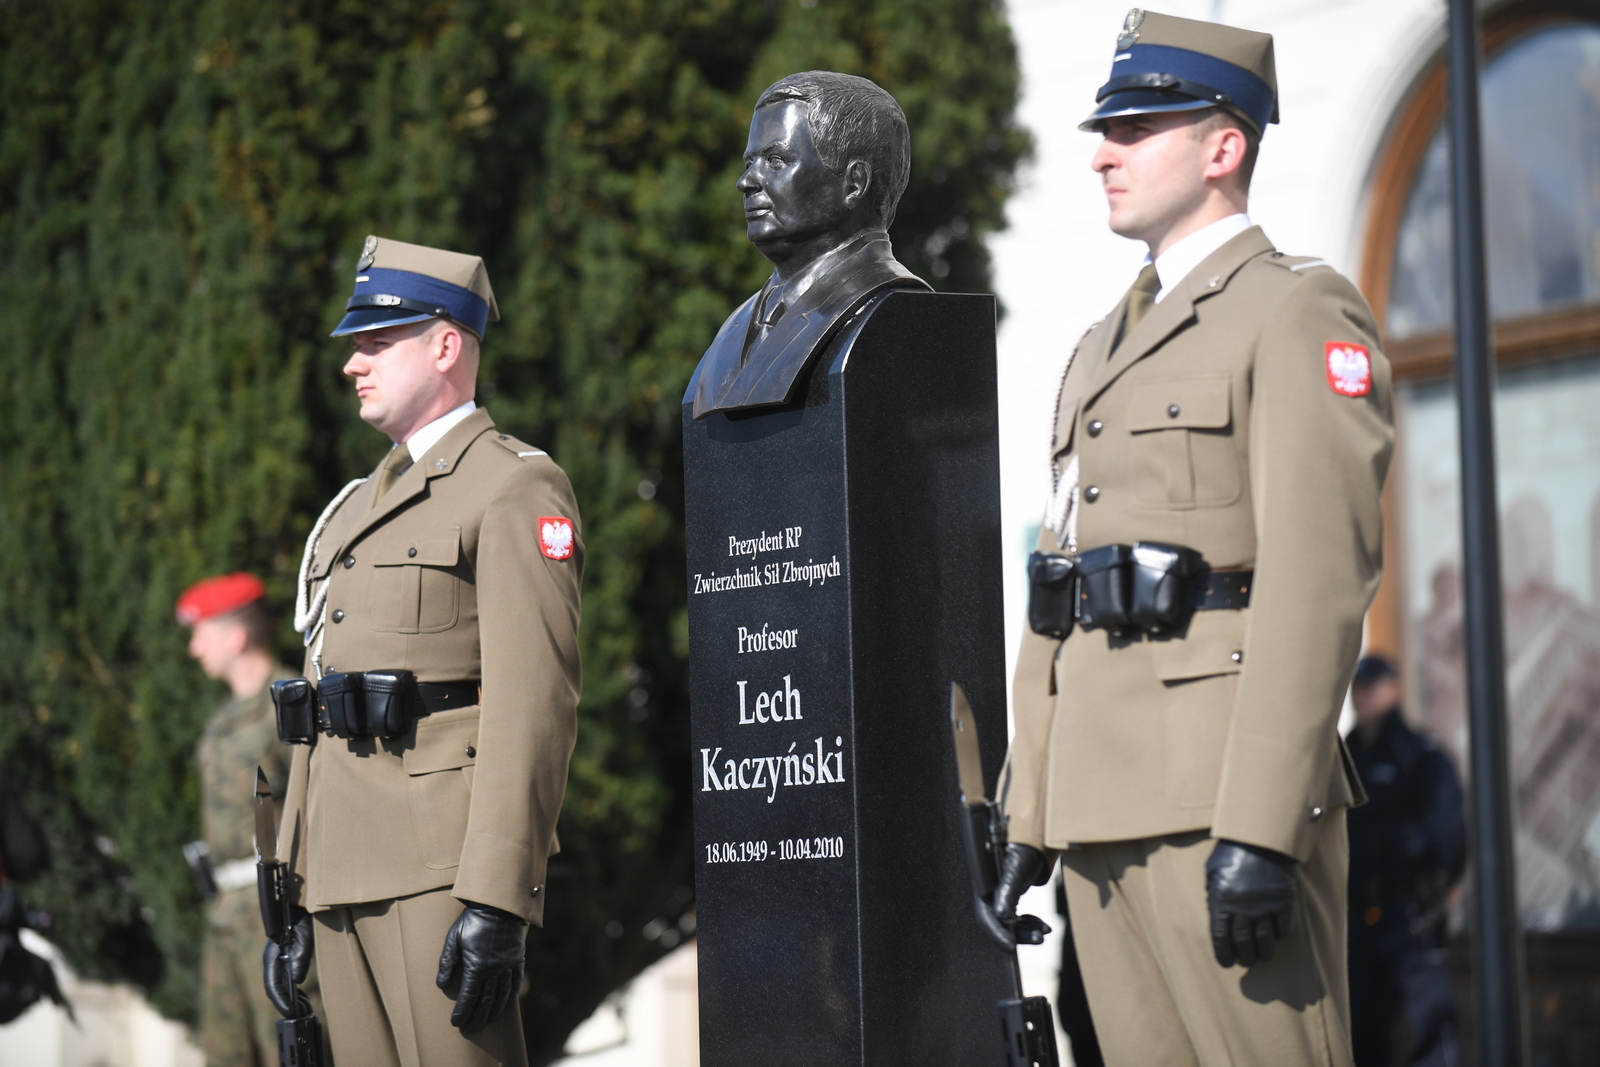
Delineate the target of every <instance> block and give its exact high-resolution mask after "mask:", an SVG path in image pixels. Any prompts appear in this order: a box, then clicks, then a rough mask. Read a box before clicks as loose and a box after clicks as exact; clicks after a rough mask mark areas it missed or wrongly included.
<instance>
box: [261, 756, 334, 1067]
mask: <svg viewBox="0 0 1600 1067" xmlns="http://www.w3.org/2000/svg"><path fill="white" fill-rule="evenodd" d="M256 896H257V898H258V901H259V903H260V905H261V926H262V929H264V930H265V931H266V933H267V936H268V937H269V938H271V939H272V940H274V941H276V942H277V943H278V945H279V946H280V947H281V948H282V949H283V950H284V951H288V949H289V946H290V945H291V944H292V943H293V941H294V907H293V903H294V896H293V893H292V892H291V888H290V885H289V865H288V864H287V863H284V862H282V861H281V860H279V859H278V829H277V825H276V823H275V822H274V821H273V817H272V790H271V788H270V787H269V786H268V784H267V776H266V773H265V772H264V771H262V769H261V768H260V767H257V768H256ZM294 1002H295V1013H294V1014H293V1015H292V1016H290V1017H289V1018H286V1019H279V1020H278V1067H322V1021H321V1020H319V1019H318V1018H317V1017H316V1015H315V1014H314V1013H313V1012H312V1010H311V998H310V997H308V996H306V995H305V993H303V992H302V991H300V990H298V989H296V990H295V991H294Z"/></svg>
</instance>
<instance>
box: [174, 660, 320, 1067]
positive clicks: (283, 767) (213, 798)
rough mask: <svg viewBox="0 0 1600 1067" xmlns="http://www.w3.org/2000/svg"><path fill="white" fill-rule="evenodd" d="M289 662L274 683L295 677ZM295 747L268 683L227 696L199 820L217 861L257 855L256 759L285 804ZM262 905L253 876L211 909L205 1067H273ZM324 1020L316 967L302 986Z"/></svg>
mask: <svg viewBox="0 0 1600 1067" xmlns="http://www.w3.org/2000/svg"><path fill="white" fill-rule="evenodd" d="M293 677H295V674H294V672H293V671H290V670H289V669H288V668H285V667H277V668H275V669H274V670H273V672H272V676H271V678H270V679H269V682H273V681H277V680H278V679H280V678H293ZM290 755H291V750H290V749H289V747H288V746H287V745H283V744H280V743H279V741H278V729H277V723H276V721H275V719H274V715H273V710H272V699H271V697H269V696H268V695H267V689H266V687H265V686H263V687H262V689H261V691H260V692H259V693H257V694H255V695H254V696H252V697H248V698H246V699H244V700H240V699H238V698H232V697H230V698H229V699H228V700H225V701H224V702H223V703H222V704H221V706H219V707H218V708H217V711H216V714H214V715H212V717H211V721H210V722H209V723H207V724H206V729H205V733H203V734H202V735H201V737H200V744H199V748H198V752H197V760H198V763H199V767H200V806H201V807H200V812H201V827H202V830H203V833H204V837H205V842H206V845H207V846H208V847H209V848H210V850H211V851H210V859H211V864H212V866H213V867H214V868H218V869H220V868H221V867H222V866H223V865H224V864H227V863H230V862H232V861H234V860H250V861H252V862H253V861H254V859H255V809H254V804H255V800H254V796H255V787H256V767H257V766H258V765H259V766H260V767H262V768H263V769H264V770H265V771H266V772H267V779H268V781H269V782H270V783H271V784H272V791H273V796H274V798H275V799H276V801H277V802H278V807H279V810H280V812H281V810H282V801H283V792H284V787H285V785H287V783H288V781H289V757H290ZM262 938H263V935H262V930H261V910H260V905H259V904H258V903H257V900H256V887H255V882H253V881H252V882H250V883H249V884H247V885H245V886H242V887H239V888H235V889H224V890H222V893H221V896H219V897H218V898H217V902H216V903H215V904H213V905H212V906H211V907H210V908H209V909H207V916H206V942H205V951H204V962H203V968H202V972H201V994H200V997H201V1001H200V1028H201V1036H202V1046H203V1047H204V1049H205V1055H206V1064H207V1067H257V1065H259V1067H276V1065H277V1063H278V1046H277V1040H278V1039H277V1030H276V1024H277V1021H278V1012H277V1009H276V1008H274V1007H273V1006H272V1002H271V1001H269V1000H268V999H267V994H266V992H265V990H263V989H262V986H261V945H262ZM302 988H304V989H305V990H306V992H307V993H309V994H310V995H311V1003H312V1006H313V1007H314V1008H315V1009H316V1012H317V1014H318V1015H319V1016H321V1017H322V1018H323V1019H326V1018H327V1016H326V1015H324V1014H323V1011H322V998H321V997H320V996H319V994H318V991H317V977H316V970H315V968H314V967H313V969H312V972H311V975H310V977H308V978H307V979H306V983H305V985H304V986H303V987H302Z"/></svg>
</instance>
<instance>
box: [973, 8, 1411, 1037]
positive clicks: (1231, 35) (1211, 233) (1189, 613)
mask: <svg viewBox="0 0 1600 1067" xmlns="http://www.w3.org/2000/svg"><path fill="white" fill-rule="evenodd" d="M1275 85H1276V81H1275V74H1274V65H1273V49H1272V38H1271V37H1270V36H1269V35H1267V34H1263V33H1253V32H1249V31H1246V30H1240V29H1234V28H1232V27H1227V26H1220V25H1215V24H1212V23H1205V22H1195V21H1191V20H1188V19H1179V18H1172V17H1169V16H1165V15H1160V14H1156V13H1154V12H1144V11H1140V10H1138V9H1135V10H1133V11H1131V12H1129V14H1128V18H1127V21H1126V22H1125V23H1124V27H1123V33H1122V35H1121V37H1120V38H1119V40H1118V41H1117V47H1116V52H1115V56H1114V59H1113V63H1112V70H1111V80H1110V81H1109V82H1107V83H1106V84H1105V85H1104V86H1103V87H1102V88H1101V89H1100V92H1099V94H1098V97H1097V100H1098V106H1097V107H1096V108H1095V110H1094V112H1093V113H1092V114H1091V115H1090V116H1089V117H1088V119H1087V120H1086V121H1085V122H1084V123H1083V126H1082V128H1083V129H1085V130H1090V131H1094V132H1096V133H1099V134H1101V135H1102V138H1103V139H1102V141H1101V143H1100V146H1099V148H1098V150H1097V151H1096V152H1095V154H1094V158H1093V161H1092V166H1093V167H1094V169H1095V170H1096V171H1097V172H1098V173H1099V174H1100V176H1101V181H1102V185H1103V188H1104V191H1105V195H1106V199H1107V202H1108V204H1109V207H1110V223H1111V229H1112V230H1113V231H1114V232H1116V233H1118V234H1120V235H1122V236H1124V237H1127V238H1130V239H1132V240H1137V241H1141V242H1143V243H1144V244H1145V245H1146V246H1147V248H1148V252H1149V255H1148V259H1147V262H1146V264H1145V266H1144V269H1143V270H1141V271H1140V273H1139V276H1138V279H1137V280H1136V281H1135V282H1134V284H1133V287H1132V288H1131V289H1130V290H1129V292H1128V293H1127V295H1126V296H1124V297H1123V298H1122V300H1121V301H1120V302H1119V303H1118V304H1117V306H1116V307H1115V308H1114V309H1113V310H1112V311H1111V313H1110V314H1109V315H1107V316H1106V318H1105V319H1104V320H1102V321H1101V322H1100V323H1098V324H1097V325H1095V326H1094V327H1093V328H1091V329H1090V330H1089V332H1088V333H1087V335H1085V337H1084V338H1083V340H1082V341H1081V342H1080V343H1079V346H1078V348H1077V351H1076V354H1075V356H1074V358H1073V359H1072V361H1071V363H1070V364H1069V367H1068V369H1067V371H1066V373H1065V375H1064V377H1063V380H1062V383H1061V387H1060V393H1059V400H1058V410H1057V416H1056V422H1055V437H1054V444H1053V446H1052V449H1051V462H1052V473H1053V476H1054V486H1055V487H1054V492H1053V495H1052V498H1051V500H1050V503H1049V506H1048V508H1047V513H1046V521H1045V527H1044V529H1043V531H1042V533H1041V537H1040V542H1039V552H1038V553H1036V554H1035V556H1034V557H1032V558H1031V559H1030V561H1029V570H1030V586H1031V588H1030V604H1029V631H1028V632H1027V633H1026V635H1025V638H1024V647H1023V649H1022V651H1021V655H1020V657H1019V661H1018V664H1017V670H1016V677H1015V715H1016V734H1015V737H1014V739H1013V742H1012V750H1011V757H1010V758H1011V767H1012V782H1011V785H1010V789H1009V793H1008V796H1007V814H1008V816H1009V819H1010V840H1011V841H1012V842H1013V843H1012V844H1011V845H1010V846H1009V847H1008V850H1007V854H1006V870H1005V872H1004V876H1003V878H1002V884H1001V887H1000V890H999V891H998V892H997V894H996V910H997V912H998V913H999V915H1000V917H1001V918H1003V919H1004V918H1009V917H1010V916H1011V915H1012V913H1013V911H1014V908H1015V901H1016V899H1017V898H1018V897H1019V896H1020V895H1021V893H1022V891H1023V890H1025V889H1026V888H1027V886H1028V885H1029V884H1033V883H1037V882H1039V881H1041V880H1042V879H1043V878H1044V877H1046V876H1047V874H1048V871H1049V869H1050V866H1051V863H1052V857H1051V853H1053V852H1054V851H1056V850H1063V851H1061V853H1060V855H1061V858H1062V866H1063V870H1064V878H1065V882H1066V889H1067V899H1068V905H1069V909H1070V912H1071V919H1072V928H1073V933H1074V935H1075V937H1076V941H1077V948H1078V957H1079V961H1080V964H1081V967H1082V970H1083V978H1084V984H1085V986H1086V989H1087V992H1088V999H1089V1004H1090V1007H1091V1008H1092V1010H1093V1012H1094V1021H1095V1025H1096V1029H1097V1030H1098V1032H1099V1036H1100V1041H1101V1049H1102V1052H1103V1053H1104V1056H1105V1061H1106V1063H1108V1064H1113V1065H1125V1067H1135V1065H1137V1067H1146V1065H1149V1064H1162V1065H1164V1067H1177V1065H1183V1064H1205V1065H1207V1067H1210V1065H1216V1067H1221V1065H1224V1064H1231V1065H1256V1064H1259V1065H1270V1067H1280V1065H1284V1064H1311V1063H1316V1064H1326V1063H1330V1062H1331V1063H1333V1064H1349V1063H1350V1060H1351V1053H1350V1029H1349V1018H1350V1014H1349V1000H1348V991H1347V990H1348V986H1347V983H1346V975H1345V964H1344V960H1345V956H1344V946H1345V929H1344V926H1345V889H1346V863H1347V852H1346V845H1345V809H1346V808H1347V807H1349V806H1350V805H1351V804H1352V803H1354V802H1356V801H1357V800H1358V799H1359V798H1360V795H1361V794H1360V784H1359V781H1358V780H1357V779H1356V778H1355V776H1354V774H1353V772H1352V770H1351V768H1350V765H1349V759H1348V756H1347V754H1345V753H1344V751H1343V748H1342V745H1341V742H1340V739H1339V736H1338V733H1337V729H1336V723H1337V720H1338V716H1339V711H1340V708H1341V705H1342V704H1343V699H1344V693H1345V689H1346V687H1347V686H1348V684H1349V680H1350V676H1351V671H1352V669H1353V668H1354V666H1355V661H1356V656H1357V653H1358V652H1359V650H1360V645H1361V628H1362V618H1363V616H1364V614H1365V612H1366V608H1367V605H1368V603H1369V601H1370V600H1371V598H1372V595H1373V592H1374V591H1375V590H1376V588H1377V584H1378V578H1379V570H1380V552H1381V545H1382V540H1381V525H1382V517H1381V511H1380V506H1379V499H1380V495H1381V492H1382V488H1383V481H1384V477H1385V474H1386V472H1387V470H1388V465H1389V458H1390V453H1391V449H1392V439H1393V433H1392V421H1391V396H1390V381H1389V369H1388V364H1387V362H1386V361H1385V359H1384V357H1383V355H1382V354H1381V353H1380V351H1379V349H1378V331H1377V327H1376V325H1375V324H1374V322H1373V319H1372V315H1371V312H1370V311H1369V310H1368V308H1367V305H1366V303H1365V301H1363V300H1362V298H1361V295H1360V294H1359V293H1358V292H1357V291H1356V289H1355V287H1354V286H1353V285H1351V284H1350V282H1348V281H1347V280H1346V279H1344V278H1343V277H1341V276H1340V275H1339V274H1337V273H1336V272H1334V271H1333V270H1332V269H1330V268H1329V267H1328V266H1327V264H1326V263H1324V262H1323V261H1321V260H1318V259H1308V258H1300V257H1293V256H1285V255H1283V254H1281V253H1279V252H1278V251H1277V250H1276V249H1275V248H1274V247H1273V245H1272V243H1271V242H1270V241H1269V240H1267V237H1266V235H1265V234H1264V233H1262V231H1261V229H1260V228H1259V227H1257V226H1255V225H1254V224H1253V223H1252V222H1251V220H1250V218H1249V216H1248V215H1247V214H1246V212H1247V209H1248V196H1249V184H1250V175H1251V170H1252V168H1253V167H1254V164H1255V160H1256V154H1257V150H1258V147H1259V145H1260V140H1261V135H1262V132H1263V131H1264V130H1265V128H1266V127H1267V125H1268V124H1269V123H1271V122H1273V121H1275V120H1276V119H1277V112H1278V105H1277V98H1276V88H1275Z"/></svg>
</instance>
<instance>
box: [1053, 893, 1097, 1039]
mask: <svg viewBox="0 0 1600 1067" xmlns="http://www.w3.org/2000/svg"><path fill="white" fill-rule="evenodd" d="M1060 910H1061V980H1060V983H1059V985H1058V986H1057V990H1056V1011H1057V1012H1058V1013H1059V1014H1060V1016H1061V1029H1062V1030H1063V1031H1064V1032H1065V1033H1066V1035H1067V1040H1068V1041H1069V1042H1070V1043H1071V1045H1072V1063H1073V1067H1105V1059H1104V1057H1102V1056H1101V1054H1100V1040H1099V1038H1098V1037H1097V1036H1096V1034H1095V1029H1094V1016H1093V1015H1092V1014H1091V1013H1090V1011H1089V995H1088V993H1087V992H1085V991H1084V988H1083V972H1082V970H1080V969H1079V966H1078V946H1077V941H1076V939H1075V938H1074V937H1073V933H1072V914H1071V912H1070V911H1069V910H1068V908H1067V907H1066V900H1065V898H1064V897H1063V898H1062V900H1061V908H1060Z"/></svg>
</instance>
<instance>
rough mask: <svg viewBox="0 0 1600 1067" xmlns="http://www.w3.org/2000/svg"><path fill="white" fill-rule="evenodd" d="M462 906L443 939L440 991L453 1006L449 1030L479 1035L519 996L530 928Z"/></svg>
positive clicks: (504, 915)
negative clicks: (474, 1031)
mask: <svg viewBox="0 0 1600 1067" xmlns="http://www.w3.org/2000/svg"><path fill="white" fill-rule="evenodd" d="M465 903H466V907H465V908H464V909H463V910H462V912H461V917H460V918H459V919H457V920H456V921H455V924H454V925H452V926H451V927H450V932H449V933H448V934H446V935H445V937H444V951H443V952H441V953H440V954H439V977H438V985H439V988H440V989H443V990H444V991H445V992H446V993H447V994H450V995H451V996H452V998H453V999H454V1000H455V1002H456V1009H455V1011H453V1012H451V1013H450V1023H451V1025H452V1026H457V1027H460V1028H461V1029H462V1030H482V1029H483V1028H484V1027H486V1026H488V1025H489V1024H490V1023H492V1022H494V1021H495V1020H496V1019H498V1018H500V1013H501V1012H503V1011H505V1010H506V1007H507V1005H509V1004H510V1003H511V1002H512V1001H513V1000H515V999H516V997H517V994H518V993H519V992H521V990H522V966H523V960H524V958H525V956H526V954H527V951H528V924H527V923H525V922H523V921H522V920H521V919H519V918H517V917H516V916H515V915H512V914H510V913H509V912H504V911H501V910H500V909H499V908H491V907H489V906H488V905H485V904H474V903H472V902H471V901H466V902H465ZM452 986H454V987H455V989H456V992H454V993H453V994H451V987H452Z"/></svg>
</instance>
